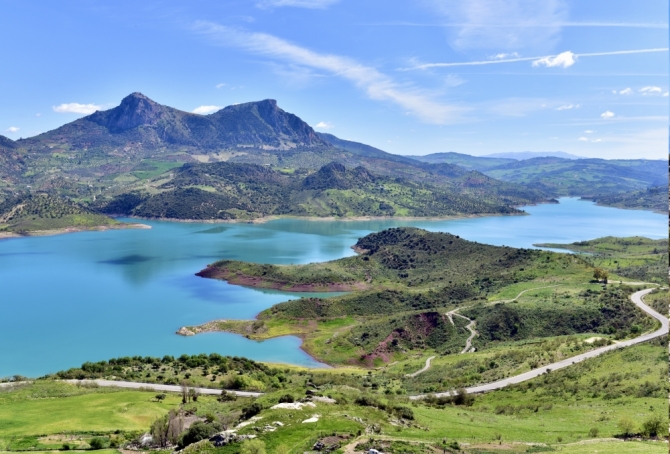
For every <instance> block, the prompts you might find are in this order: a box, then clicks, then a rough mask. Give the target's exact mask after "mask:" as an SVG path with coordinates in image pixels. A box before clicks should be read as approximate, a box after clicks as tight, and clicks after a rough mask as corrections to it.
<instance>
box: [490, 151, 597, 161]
mask: <svg viewBox="0 0 670 454" xmlns="http://www.w3.org/2000/svg"><path fill="white" fill-rule="evenodd" d="M484 157H486V158H507V159H516V160H518V161H521V160H524V159H533V158H563V159H585V158H584V156H577V155H574V154H570V153H566V152H564V151H513V152H508V153H493V154H487V155H484Z"/></svg>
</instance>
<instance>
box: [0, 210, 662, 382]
mask: <svg viewBox="0 0 670 454" xmlns="http://www.w3.org/2000/svg"><path fill="white" fill-rule="evenodd" d="M526 211H527V212H528V213H530V214H531V215H530V216H509V217H485V218H472V219H461V220H452V221H360V222H359V221H355V222H347V221H304V220H297V219H282V220H277V221H273V222H268V223H266V224H258V225H252V224H201V223H175V222H158V221H143V222H144V223H146V224H150V225H151V226H152V227H153V228H152V229H150V230H119V231H107V232H83V233H76V234H69V235H58V236H50V237H39V238H21V239H10V240H3V241H0V295H1V297H0V310H1V311H2V312H1V314H2V315H1V320H2V329H0V346H2V347H1V348H0V377H3V376H10V375H14V374H21V375H27V376H39V375H42V374H45V373H49V372H55V371H58V370H61V369H66V368H69V367H75V366H78V365H80V364H81V363H83V362H84V361H98V360H102V359H108V358H112V357H117V356H134V355H143V356H144V355H151V356H163V355H166V354H170V355H180V354H182V353H188V354H194V353H211V352H218V353H221V354H223V355H237V356H246V357H249V358H252V359H256V360H262V361H272V362H284V363H292V364H300V365H305V366H319V363H317V362H316V361H315V360H313V359H312V358H310V357H309V356H308V355H307V354H305V353H304V352H303V351H302V350H301V349H300V348H299V347H300V339H298V338H296V337H291V336H287V337H283V338H279V339H272V340H268V341H264V342H256V341H252V340H248V339H246V338H244V337H241V336H237V335H233V334H227V333H208V334H204V335H198V336H193V337H182V336H177V335H175V334H174V332H175V331H176V330H177V329H178V328H179V327H180V326H183V325H192V324H199V323H203V322H206V321H209V320H212V319H220V318H231V319H245V318H251V317H253V316H254V315H255V314H257V313H258V312H259V311H261V310H263V309H265V308H267V307H269V306H271V305H273V304H276V303H279V302H281V301H285V300H287V299H288V298H296V297H298V295H296V294H286V293H282V292H276V291H258V290H252V289H248V288H243V287H238V286H231V285H228V284H227V283H225V282H221V281H214V280H211V279H202V278H199V277H196V276H194V273H196V272H197V271H199V270H201V269H202V268H204V267H205V266H206V265H207V264H208V263H212V262H214V261H216V260H218V259H223V258H228V259H239V260H247V261H254V262H266V263H283V264H287V263H309V262H317V261H324V260H331V259H335V258H339V257H343V256H346V255H351V254H353V251H352V250H351V249H350V247H351V245H353V244H354V243H355V242H356V239H357V238H359V237H361V236H363V235H366V234H367V233H370V232H373V231H379V230H383V229H385V228H389V227H395V226H403V225H413V226H417V227H422V228H425V229H428V230H432V231H448V232H451V233H454V234H457V235H460V236H461V237H463V238H466V239H469V240H473V241H479V242H483V243H490V244H497V245H507V246H516V247H530V246H531V245H532V244H533V243H538V242H565V243H567V242H573V241H579V240H586V239H592V238H597V237H601V236H606V235H616V236H631V235H642V236H647V237H651V238H662V237H665V236H666V235H667V217H666V216H665V215H661V214H654V213H650V212H645V211H628V210H618V209H614V208H604V207H598V206H595V205H593V204H592V203H590V202H584V201H578V200H575V199H562V200H561V203H560V204H559V205H540V206H533V207H527V208H526ZM303 296H304V294H303Z"/></svg>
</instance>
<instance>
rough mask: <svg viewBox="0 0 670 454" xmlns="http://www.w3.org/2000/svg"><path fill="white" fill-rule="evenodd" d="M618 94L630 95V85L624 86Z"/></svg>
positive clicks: (631, 92)
mask: <svg viewBox="0 0 670 454" xmlns="http://www.w3.org/2000/svg"><path fill="white" fill-rule="evenodd" d="M615 93H616V91H615ZM619 94H620V95H632V94H633V90H632V89H631V88H630V87H628V88H624V89H623V90H620V91H619Z"/></svg>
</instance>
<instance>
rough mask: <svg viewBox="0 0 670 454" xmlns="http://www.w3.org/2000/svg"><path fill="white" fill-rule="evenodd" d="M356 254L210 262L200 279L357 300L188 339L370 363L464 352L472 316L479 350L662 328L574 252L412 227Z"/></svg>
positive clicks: (278, 310)
mask: <svg viewBox="0 0 670 454" xmlns="http://www.w3.org/2000/svg"><path fill="white" fill-rule="evenodd" d="M354 249H356V251H357V252H359V254H358V255H357V256H354V257H347V258H343V259H340V260H335V261H331V262H326V263H312V264H308V265H290V266H288V265H281V266H279V265H266V264H255V263H246V262H239V261H234V260H223V261H219V262H216V263H213V264H211V265H209V266H208V267H207V268H206V269H204V270H203V271H201V272H200V273H198V275H199V276H202V277H207V278H215V279H223V280H227V281H228V282H230V283H232V284H239V285H246V286H253V287H260V288H273V289H279V290H284V291H292V292H301V291H302V292H314V291H320V292H323V291H349V292H351V293H348V294H346V295H343V296H338V297H332V298H301V299H297V300H292V301H287V302H284V303H280V304H277V305H275V306H273V307H271V308H270V309H267V310H265V311H263V312H261V313H260V314H259V316H258V320H256V321H254V322H247V321H238V322H236V321H227V322H211V323H210V324H205V325H202V326H201V327H187V328H185V329H186V330H187V331H186V332H188V331H191V332H192V333H197V332H201V331H203V330H204V331H212V330H224V331H231V332H236V333H240V334H245V335H247V336H250V337H252V338H259V339H263V338H268V337H274V336H278V335H285V334H291V333H293V334H300V335H302V336H303V338H304V340H305V344H304V348H305V349H306V350H307V351H308V352H309V353H311V354H312V355H315V356H316V357H317V358H320V359H322V360H326V361H328V362H329V363H330V364H358V365H365V366H368V367H371V366H372V365H376V366H379V365H381V364H384V363H389V362H391V361H393V360H397V361H402V360H406V359H407V355H408V354H410V353H411V352H422V353H423V354H428V353H430V352H434V353H435V354H436V355H450V354H455V353H459V352H460V350H462V349H463V346H464V345H465V339H466V338H468V337H469V335H470V333H469V331H468V330H467V329H466V328H465V325H466V324H467V320H466V319H470V320H474V321H476V326H477V330H478V331H479V334H478V336H477V337H475V339H474V340H473V345H474V346H475V348H477V349H478V350H479V349H484V350H486V349H489V348H497V347H496V346H497V345H500V344H501V343H502V344H505V343H508V342H518V341H525V340H530V339H540V338H550V337H553V336H558V335H575V334H580V333H599V335H600V336H609V337H612V338H625V337H629V336H635V335H637V333H639V332H641V331H640V330H647V329H650V328H652V327H653V326H654V322H653V320H652V319H651V318H649V317H647V316H646V315H645V314H644V313H642V312H641V311H639V310H637V309H636V308H635V306H634V305H632V304H631V303H630V301H629V300H628V297H629V294H630V293H631V292H632V291H633V290H632V289H630V288H628V287H612V288H609V287H608V288H607V289H604V288H602V287H601V285H600V284H599V283H598V282H597V281H595V280H594V279H593V272H594V268H593V264H591V263H590V262H589V261H588V260H586V259H584V258H582V257H580V256H577V255H568V254H558V253H554V252H547V251H541V250H535V249H515V248H510V247H499V246H490V245H486V244H479V243H475V242H471V241H466V240H464V239H462V238H459V237H457V236H454V235H450V234H448V233H433V232H427V231H424V230H421V229H416V228H396V229H389V230H385V231H382V232H379V233H373V234H370V235H368V236H366V237H364V238H361V239H360V240H359V241H358V242H357V243H356V245H355V246H354ZM611 278H612V279H613V278H614V276H611ZM522 295H524V296H522ZM456 309H458V314H457V315H453V311H454V310H456ZM461 315H462V316H464V317H465V319H464V318H462V317H461Z"/></svg>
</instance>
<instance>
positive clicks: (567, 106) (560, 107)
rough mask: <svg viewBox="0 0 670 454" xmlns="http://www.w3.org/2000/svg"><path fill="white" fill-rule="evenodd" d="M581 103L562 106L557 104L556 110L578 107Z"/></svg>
mask: <svg viewBox="0 0 670 454" xmlns="http://www.w3.org/2000/svg"><path fill="white" fill-rule="evenodd" d="M580 107H581V105H579V104H566V105H564V106H559V107H557V108H556V110H570V109H579V108H580Z"/></svg>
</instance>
